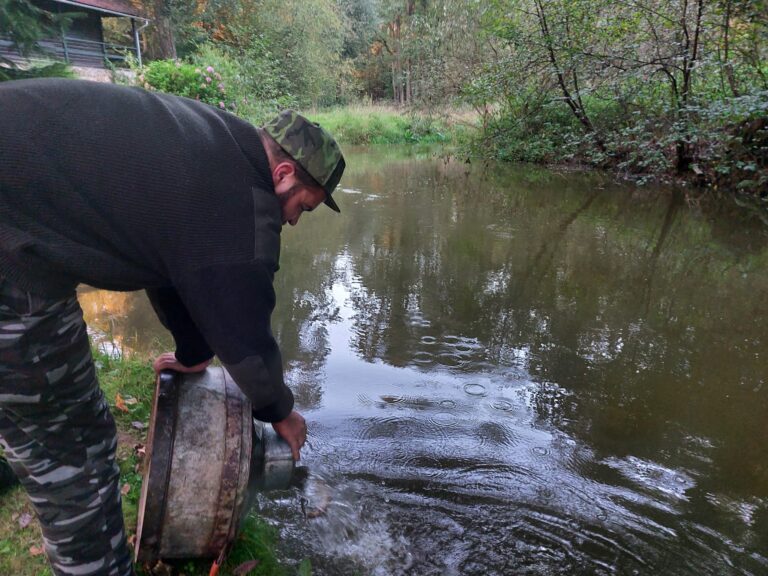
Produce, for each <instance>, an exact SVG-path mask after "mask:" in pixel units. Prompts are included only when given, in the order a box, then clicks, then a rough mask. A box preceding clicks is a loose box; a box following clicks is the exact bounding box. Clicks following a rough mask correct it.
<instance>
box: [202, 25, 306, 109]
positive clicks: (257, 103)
mask: <svg viewBox="0 0 768 576" xmlns="http://www.w3.org/2000/svg"><path fill="white" fill-rule="evenodd" d="M190 59H191V62H192V63H193V64H195V65H196V66H198V67H201V68H205V67H207V66H212V67H213V68H215V69H216V71H217V72H219V73H220V74H221V76H222V78H223V81H224V83H225V85H226V90H227V96H228V98H229V99H230V100H231V102H232V104H233V105H232V106H231V108H232V110H234V111H235V112H236V113H237V114H239V115H240V116H243V117H245V118H247V119H249V120H250V121H252V122H253V123H255V124H262V123H263V122H264V121H266V120H267V119H268V118H269V117H271V116H272V115H274V113H275V112H277V111H278V110H281V109H284V108H292V107H295V106H296V105H297V101H296V99H295V98H294V97H293V96H292V95H291V91H290V87H289V85H288V82H287V80H286V79H285V78H283V77H282V76H281V75H280V72H279V68H278V66H277V62H276V61H275V59H274V57H273V56H272V54H271V53H270V52H269V50H267V48H266V46H265V43H264V41H263V40H260V39H259V38H256V39H255V40H254V41H253V42H250V43H248V45H247V46H242V47H241V46H230V45H226V44H214V43H212V42H209V43H207V44H204V45H202V46H200V47H199V49H198V50H197V52H195V53H194V54H193V55H192V56H191V57H190Z"/></svg>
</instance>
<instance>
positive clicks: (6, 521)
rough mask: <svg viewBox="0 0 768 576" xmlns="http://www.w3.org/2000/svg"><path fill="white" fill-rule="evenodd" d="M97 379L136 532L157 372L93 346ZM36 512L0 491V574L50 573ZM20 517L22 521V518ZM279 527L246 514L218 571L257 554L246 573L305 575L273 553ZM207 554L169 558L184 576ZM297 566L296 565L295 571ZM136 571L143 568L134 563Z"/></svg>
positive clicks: (196, 570)
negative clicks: (113, 433) (197, 558)
mask: <svg viewBox="0 0 768 576" xmlns="http://www.w3.org/2000/svg"><path fill="white" fill-rule="evenodd" d="M94 361H95V363H96V368H97V371H98V375H99V382H100V384H101V388H102V390H103V391H104V395H105V397H106V398H107V401H108V402H109V405H110V409H111V411H112V414H113V416H114V417H115V422H116V424H117V429H118V449H117V459H118V464H119V466H120V472H121V479H120V484H121V486H122V492H123V516H124V517H125V524H126V530H127V532H128V535H129V538H130V537H132V536H134V535H135V534H136V522H137V515H138V505H139V498H140V495H141V481H142V475H141V457H140V455H139V453H140V448H141V447H143V446H144V444H145V443H146V435H147V431H148V425H149V418H150V416H151V413H152V400H153V397H154V382H155V377H154V373H153V371H152V368H151V366H150V361H149V360H148V359H144V358H137V357H131V356H127V357H123V358H119V359H115V358H110V357H109V356H108V355H107V354H104V353H103V352H101V351H99V350H94ZM25 515H28V516H31V517H34V513H33V511H32V508H31V506H30V504H29V501H28V499H27V497H26V494H25V493H24V491H23V490H22V489H21V488H18V487H17V488H14V489H12V490H9V491H6V492H4V493H2V494H0V574H13V575H14V576H50V575H51V571H50V568H49V567H48V564H47V561H46V559H45V555H44V554H38V553H37V552H38V549H42V536H41V534H40V528H39V525H38V524H37V521H36V520H34V519H32V520H31V521H30V522H29V524H28V525H26V526H24V527H22V525H23V524H26V518H27V516H25ZM20 522H21V524H20ZM277 538H278V533H277V530H276V529H275V528H274V527H273V526H270V525H269V524H267V523H266V522H265V521H263V520H261V519H259V518H257V517H254V516H252V517H249V518H248V519H247V520H246V523H245V526H244V529H243V531H242V533H241V535H240V536H239V537H238V540H237V542H236V543H235V545H234V546H233V548H232V551H231V553H230V555H229V558H228V560H227V562H226V563H225V564H224V566H222V568H221V570H220V572H219V576H229V575H231V574H232V573H233V571H234V570H235V568H237V567H238V566H240V565H241V564H242V563H244V562H247V561H249V560H258V565H257V566H256V567H254V568H253V569H252V570H251V571H250V572H248V574H249V576H292V575H294V574H299V575H300V576H308V575H310V574H311V567H310V566H309V562H308V561H307V560H305V561H304V562H302V563H301V564H300V565H299V566H298V568H289V567H287V566H285V565H283V564H282V563H281V562H280V561H279V560H278V559H277V555H276V551H275V550H276V544H277ZM210 568H211V560H200V561H186V562H178V563H173V565H172V572H171V573H173V574H177V575H182V574H183V575H185V576H207V575H208V573H209V571H210ZM297 570H298V571H297ZM137 571H138V574H147V572H145V571H143V570H142V567H137Z"/></svg>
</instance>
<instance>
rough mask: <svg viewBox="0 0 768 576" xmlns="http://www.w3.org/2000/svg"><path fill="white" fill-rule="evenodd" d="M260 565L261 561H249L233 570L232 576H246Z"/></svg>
mask: <svg viewBox="0 0 768 576" xmlns="http://www.w3.org/2000/svg"><path fill="white" fill-rule="evenodd" d="M258 565H259V560H248V562H243V563H242V564H240V566H238V567H237V568H235V569H234V570H232V574H233V575H234V576H245V574H248V573H249V572H250V571H251V570H253V569H254V568H256V566H258Z"/></svg>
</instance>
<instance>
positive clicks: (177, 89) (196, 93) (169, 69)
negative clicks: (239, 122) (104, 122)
mask: <svg viewBox="0 0 768 576" xmlns="http://www.w3.org/2000/svg"><path fill="white" fill-rule="evenodd" d="M137 81H138V83H139V85H140V86H143V87H144V88H146V89H147V90H158V91H159V92H167V93H169V94H175V95H177V96H185V97H187V98H193V99H195V100H200V101H201V102H205V103H207V104H211V105H213V106H217V107H219V108H227V107H229V108H230V109H231V108H232V107H233V105H232V102H231V100H230V101H229V105H228V104H227V102H228V99H227V90H226V86H225V84H224V79H223V77H222V75H221V74H220V73H219V72H217V71H216V70H215V69H214V68H213V66H206V67H196V66H194V65H192V64H185V63H182V62H178V61H174V60H155V61H154V62H151V63H149V64H148V65H147V66H145V67H143V68H142V69H140V70H139V71H138V75H137Z"/></svg>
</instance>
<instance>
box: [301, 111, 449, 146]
mask: <svg viewBox="0 0 768 576" xmlns="http://www.w3.org/2000/svg"><path fill="white" fill-rule="evenodd" d="M307 115H308V116H309V118H311V119H312V120H313V121H315V122H318V123H320V124H321V125H322V126H323V127H324V128H326V129H327V130H329V131H330V132H331V133H332V134H333V135H334V136H335V137H336V138H337V139H338V140H339V142H342V143H345V144H414V143H422V144H427V143H438V142H448V141H450V140H451V138H452V132H453V130H452V129H451V128H449V127H448V126H447V125H446V124H445V123H444V122H441V121H439V120H437V119H435V118H432V117H430V116H427V115H424V114H418V113H413V114H410V115H407V114H402V113H400V112H398V111H396V110H392V109H386V108H371V107H358V108H355V107H345V108H335V109H331V110H326V111H322V112H308V113H307Z"/></svg>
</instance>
